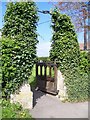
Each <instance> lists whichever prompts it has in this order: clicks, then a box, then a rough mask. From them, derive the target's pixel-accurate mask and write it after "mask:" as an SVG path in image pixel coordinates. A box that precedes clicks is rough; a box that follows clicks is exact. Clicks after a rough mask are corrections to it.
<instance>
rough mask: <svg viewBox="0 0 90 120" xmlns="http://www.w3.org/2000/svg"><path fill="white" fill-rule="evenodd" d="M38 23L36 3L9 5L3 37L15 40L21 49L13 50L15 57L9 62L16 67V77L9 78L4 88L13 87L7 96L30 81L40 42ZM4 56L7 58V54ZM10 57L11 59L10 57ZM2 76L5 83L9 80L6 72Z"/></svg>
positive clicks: (11, 3)
mask: <svg viewBox="0 0 90 120" xmlns="http://www.w3.org/2000/svg"><path fill="white" fill-rule="evenodd" d="M37 21H38V16H37V7H36V4H35V3H34V2H31V1H30V2H15V3H13V2H10V3H8V5H7V10H6V13H5V16H4V27H3V29H2V36H3V37H6V38H9V39H11V40H14V41H15V43H14V44H16V45H17V47H18V48H19V49H18V50H13V51H12V50H11V52H12V53H13V56H12V57H11V59H10V61H9V62H10V66H11V67H12V66H14V67H15V68H16V70H15V77H13V78H12V77H11V78H10V79H9V78H8V80H7V84H6V85H5V86H4V87H5V88H6V86H7V85H8V84H9V85H11V86H9V87H8V88H9V92H8V93H5V94H10V93H12V91H15V89H16V88H18V87H19V86H20V85H21V84H22V83H23V82H24V81H27V80H28V77H29V75H30V74H31V69H32V67H33V64H34V62H35V60H36V44H37V42H38V40H37V33H36V28H37V27H36V24H37ZM4 41H5V39H4ZM6 42H7V39H6ZM9 44H10V42H9ZM7 46H8V45H5V44H4V47H3V49H6V48H8V47H9V46H8V47H7ZM12 47H14V46H12ZM10 48H11V46H10ZM10 48H8V49H10ZM12 49H13V48H12ZM4 55H6V56H7V54H6V53H5V54H4ZM8 57H10V55H9V56H8ZM6 63H7V61H6V62H4V63H3V66H5V64H6ZM10 66H7V69H6V71H7V72H8V67H10ZM9 72H10V71H9ZM2 74H3V76H4V77H3V79H2V80H3V81H5V80H6V79H7V78H6V76H5V74H4V72H3V73H2ZM10 83H11V84H10ZM8 88H7V89H8ZM4 90H5V89H4ZM7 91H8V90H7ZM4 92H5V91H4Z"/></svg>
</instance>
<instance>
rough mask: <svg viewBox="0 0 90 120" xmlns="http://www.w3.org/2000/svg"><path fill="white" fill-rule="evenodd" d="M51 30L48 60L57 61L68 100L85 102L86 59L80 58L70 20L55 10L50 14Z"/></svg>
mask: <svg viewBox="0 0 90 120" xmlns="http://www.w3.org/2000/svg"><path fill="white" fill-rule="evenodd" d="M52 29H53V37H52V44H51V50H50V58H51V60H55V61H57V63H58V66H59V69H60V71H61V72H62V73H63V75H64V76H65V85H66V87H67V94H68V100H69V101H83V100H87V99H88V89H89V85H88V83H89V82H88V74H87V65H88V63H87V57H85V54H84V53H83V55H81V56H80V50H79V44H78V40H77V35H76V33H75V30H74V26H73V24H72V23H71V20H70V18H69V17H68V16H67V15H65V14H60V11H58V10H57V9H55V10H54V11H53V12H52ZM81 54H82V53H81Z"/></svg>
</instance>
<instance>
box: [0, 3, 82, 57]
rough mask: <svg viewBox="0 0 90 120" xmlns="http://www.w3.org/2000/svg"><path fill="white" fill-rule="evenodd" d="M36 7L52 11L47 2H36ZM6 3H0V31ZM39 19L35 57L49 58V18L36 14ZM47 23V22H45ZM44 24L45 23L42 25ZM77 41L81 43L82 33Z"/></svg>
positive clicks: (50, 35)
mask: <svg viewBox="0 0 90 120" xmlns="http://www.w3.org/2000/svg"><path fill="white" fill-rule="evenodd" d="M36 4H37V7H38V8H39V10H51V9H52V7H53V6H52V4H50V3H49V2H37V3H36ZM5 5H6V3H5V2H2V3H1V2H0V16H2V17H1V20H0V29H1V28H2V27H3V23H2V20H3V16H4V14H5V10H6V6H5ZM38 15H39V17H40V19H39V22H38V27H37V32H38V34H39V36H38V40H39V44H38V45H37V55H38V56H49V50H50V45H51V42H50V41H51V38H52V29H51V27H50V25H51V16H50V15H49V14H47V15H46V14H42V13H38ZM47 21H48V22H47ZM43 22H46V23H43ZM78 41H79V42H83V33H78Z"/></svg>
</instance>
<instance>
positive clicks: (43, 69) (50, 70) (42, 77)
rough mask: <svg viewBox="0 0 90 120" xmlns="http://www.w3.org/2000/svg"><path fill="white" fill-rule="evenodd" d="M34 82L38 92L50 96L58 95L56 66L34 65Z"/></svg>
mask: <svg viewBox="0 0 90 120" xmlns="http://www.w3.org/2000/svg"><path fill="white" fill-rule="evenodd" d="M36 80H37V87H38V89H39V90H41V91H44V92H48V93H51V94H54V95H56V94H58V91H57V65H56V64H53V63H49V62H48V63H46V62H38V63H36Z"/></svg>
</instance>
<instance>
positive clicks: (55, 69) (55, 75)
mask: <svg viewBox="0 0 90 120" xmlns="http://www.w3.org/2000/svg"><path fill="white" fill-rule="evenodd" d="M54 79H55V81H54V82H55V83H54V85H55V90H57V66H56V65H55V66H54Z"/></svg>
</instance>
